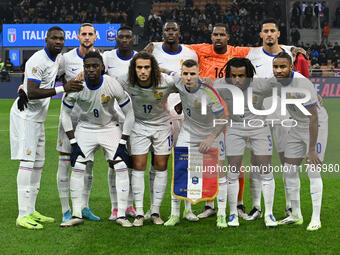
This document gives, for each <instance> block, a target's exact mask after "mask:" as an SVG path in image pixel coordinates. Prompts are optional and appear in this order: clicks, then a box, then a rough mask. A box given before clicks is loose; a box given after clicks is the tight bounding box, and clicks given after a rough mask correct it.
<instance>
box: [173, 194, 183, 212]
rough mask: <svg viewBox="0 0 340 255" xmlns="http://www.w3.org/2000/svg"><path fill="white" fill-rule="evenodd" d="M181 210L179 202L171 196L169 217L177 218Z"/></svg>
mask: <svg viewBox="0 0 340 255" xmlns="http://www.w3.org/2000/svg"><path fill="white" fill-rule="evenodd" d="M180 210H181V200H179V199H178V198H175V197H174V196H172V195H171V216H179V215H180Z"/></svg>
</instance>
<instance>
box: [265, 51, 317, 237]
mask: <svg viewBox="0 0 340 255" xmlns="http://www.w3.org/2000/svg"><path fill="white" fill-rule="evenodd" d="M292 70H293V65H292V59H291V57H290V56H289V55H288V54H287V53H285V52H281V53H279V54H278V55H277V56H276V57H275V58H274V60H273V71H274V76H275V77H274V78H272V79H271V80H269V84H270V86H276V87H278V88H279V95H281V90H282V89H283V88H286V89H300V91H301V90H303V92H300V91H298V92H295V91H289V93H287V98H289V99H296V100H297V99H301V98H305V97H307V99H308V101H307V102H306V100H304V103H303V104H302V105H301V103H300V107H297V104H295V105H292V104H290V105H287V107H286V108H287V110H288V112H289V114H290V115H291V117H292V118H293V119H294V120H295V121H296V126H293V127H291V129H290V131H289V134H288V137H287V144H286V146H285V152H284V161H285V162H284V171H283V175H284V178H285V188H286V193H287V194H286V196H287V199H288V200H289V201H290V202H291V206H292V213H291V215H290V216H288V217H287V218H285V219H283V220H281V221H279V224H282V225H284V224H298V225H299V224H302V223H303V217H302V214H301V209H300V179H299V174H298V167H299V166H300V165H301V163H302V160H303V159H304V158H305V157H306V163H307V172H308V177H309V179H310V194H311V197H312V205H313V215H312V219H311V222H310V224H309V225H308V227H307V230H309V231H313V230H317V229H319V228H321V221H320V211H321V201H322V188H323V184H322V179H321V175H320V172H319V171H318V170H317V168H316V166H317V165H318V164H321V163H322V162H321V160H320V159H319V157H318V154H317V152H316V150H317V149H316V142H317V137H318V114H317V109H316V108H317V107H318V106H317V102H318V98H317V93H316V91H315V88H314V86H313V84H312V83H311V82H310V81H309V80H308V79H307V78H305V77H304V76H303V75H301V74H299V73H297V72H293V71H292ZM307 92H308V93H309V94H310V96H309V97H308V96H306V93H307ZM262 94H263V95H265V94H266V92H262Z"/></svg>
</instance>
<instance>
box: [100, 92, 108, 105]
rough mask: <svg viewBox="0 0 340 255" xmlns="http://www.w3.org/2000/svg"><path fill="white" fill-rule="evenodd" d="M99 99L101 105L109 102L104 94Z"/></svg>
mask: <svg viewBox="0 0 340 255" xmlns="http://www.w3.org/2000/svg"><path fill="white" fill-rule="evenodd" d="M101 99H102V104H105V103H107V102H109V101H110V97H109V96H107V97H106V96H105V95H104V94H102V97H101Z"/></svg>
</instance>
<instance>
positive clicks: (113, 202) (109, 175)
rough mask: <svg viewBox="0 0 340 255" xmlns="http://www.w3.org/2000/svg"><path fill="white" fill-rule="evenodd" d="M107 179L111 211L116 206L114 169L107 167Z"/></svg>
mask: <svg viewBox="0 0 340 255" xmlns="http://www.w3.org/2000/svg"><path fill="white" fill-rule="evenodd" d="M107 180H108V183H109V193H110V200H111V211H113V209H115V208H117V207H118V205H117V190H116V172H115V171H114V169H112V168H111V167H109V170H108V173H107Z"/></svg>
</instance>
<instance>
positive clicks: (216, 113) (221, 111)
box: [214, 108, 224, 114]
mask: <svg viewBox="0 0 340 255" xmlns="http://www.w3.org/2000/svg"><path fill="white" fill-rule="evenodd" d="M223 111H224V108H222V109H221V110H219V111H217V112H214V114H219V113H221V112H223Z"/></svg>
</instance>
